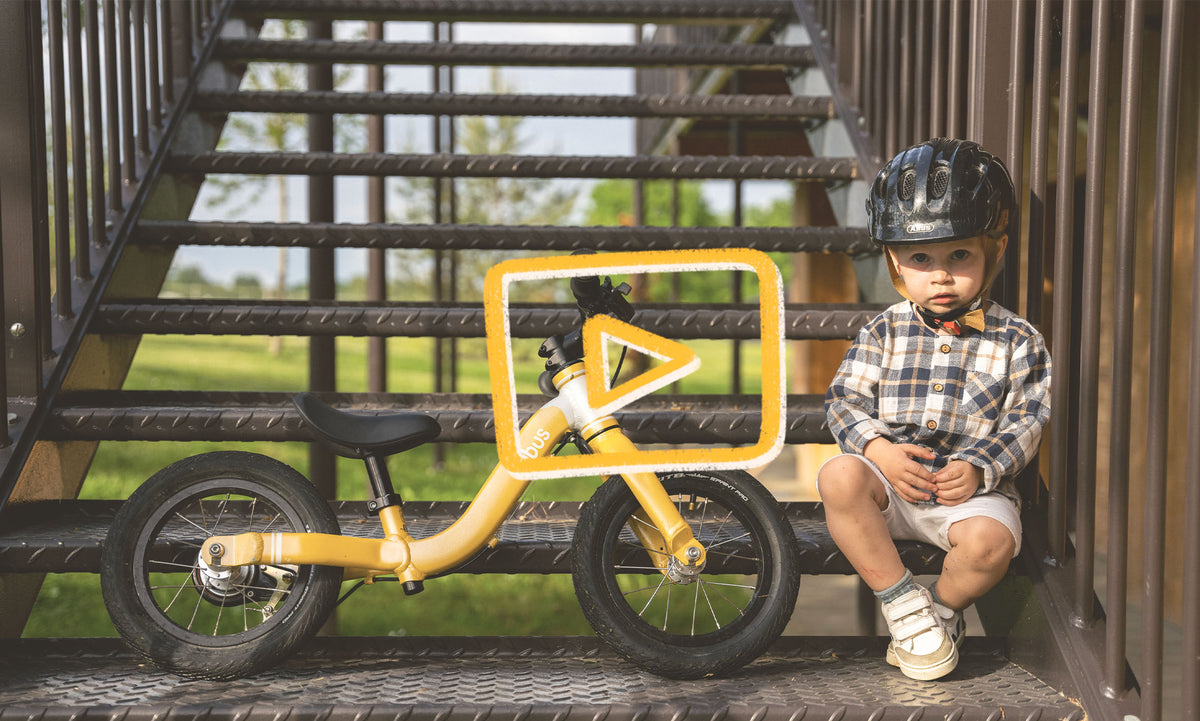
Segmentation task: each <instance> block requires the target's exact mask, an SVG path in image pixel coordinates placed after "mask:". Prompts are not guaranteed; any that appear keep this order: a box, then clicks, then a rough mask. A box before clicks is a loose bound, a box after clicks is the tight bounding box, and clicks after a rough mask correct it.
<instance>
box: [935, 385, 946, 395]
mask: <svg viewBox="0 0 1200 721" xmlns="http://www.w3.org/2000/svg"><path fill="white" fill-rule="evenodd" d="M933 389H934V390H935V391H937V392H938V393H941V392H942V391H943V390H945V389H946V386H944V385H942V384H941V383H934V384H933Z"/></svg>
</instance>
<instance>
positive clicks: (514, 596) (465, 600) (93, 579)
mask: <svg viewBox="0 0 1200 721" xmlns="http://www.w3.org/2000/svg"><path fill="white" fill-rule="evenodd" d="M307 345H308V344H307V340H306V339H303V338H285V339H284V342H283V352H282V354H281V355H279V356H273V355H271V354H270V353H269V352H268V346H267V339H265V338H258V337H250V338H242V337H213V336H173V337H159V336H153V337H147V338H145V339H144V340H143V342H142V344H141V347H140V349H139V351H138V354H137V357H136V359H135V361H134V364H133V366H132V368H131V369H130V373H129V377H128V379H127V381H126V384H125V388H126V389H131V390H254V391H288V392H292V391H298V390H301V389H303V388H304V387H305V386H306V385H307ZM366 345H367V344H366V341H365V339H361V338H339V339H338V341H337V344H336V348H337V382H338V388H339V389H342V390H343V391H346V392H353V391H361V390H364V389H365V387H366V367H367V362H366ZM432 346H433V341H432V340H430V339H408V338H395V339H390V340H389V342H388V350H389V367H388V381H389V382H388V387H389V389H390V390H391V391H392V392H396V393H429V392H431V391H432V389H433V379H432V376H431V374H430V372H429V370H428V367H429V362H430V358H431V357H432ZM689 346H690V347H693V348H696V349H697V352H698V353H699V354H700V355H701V358H702V367H701V370H700V371H699V372H698V373H697V374H696V375H695V376H694V377H689V378H687V379H685V380H684V381H683V382H682V383H681V387H680V392H684V393H726V392H728V389H729V368H730V367H731V358H732V351H731V346H730V344H729V343H722V342H714V341H709V342H689ZM536 348H537V342H536V341H518V345H517V347H516V348H515V349H514V354H515V355H516V358H517V362H518V369H517V373H516V380H517V389H518V392H521V393H533V392H536V390H535V389H536V378H537V374H538V372H539V371H540V370H541V361H540V360H539V359H537V358H536V356H535V351H536ZM458 354H459V361H460V364H459V368H460V370H459V373H460V383H459V391H461V392H468V393H486V392H488V390H489V386H488V376H487V358H486V355H485V353H484V347H483V342H482V340H467V341H460V342H459V343H458ZM758 357H759V353H758V347H757V344H755V343H745V344H743V363H744V364H745V365H746V366H747V367H748V368H751V369H752V368H753V367H754V364H756V363H757V362H758ZM744 375H745V377H744V379H743V382H744V384H745V387H746V390H745V392H754V391H756V390H757V388H758V378H757V376H758V374H757V373H754V372H752V371H751V370H747V371H746V373H745V374H744ZM226 448H236V449H239V450H249V451H256V452H260V453H264V454H266V455H269V456H272V457H274V458H277V459H279V460H281V461H283V462H284V463H287V464H289V465H291V466H293V467H295V468H296V469H298V470H299V471H300V472H301V473H306V472H307V466H308V451H307V445H306V444H303V443H207V442H194V443H183V442H105V443H101V444H100V447H99V450H98V451H97V453H96V457H95V460H94V462H93V464H92V467H91V470H90V472H89V474H88V478H87V480H86V482H85V483H84V486H83V490H82V492H81V494H80V497H81V498H98V499H105V498H126V497H127V496H128V495H129V494H130V493H131V492H132V491H133V490H134V489H136V488H137V486H138V485H140V484H141V483H142V482H143V481H144V480H145V479H146V478H148V477H149V476H150V475H152V474H153V473H154V472H155V471H157V470H158V469H160V468H162V467H164V466H166V465H169V464H170V463H173V462H174V461H177V460H179V459H181V458H185V457H187V456H189V455H193V454H196V453H201V452H205V451H211V450H218V449H226ZM495 462H496V455H495V449H494V447H493V446H491V445H487V444H461V445H448V446H445V447H444V463H443V465H442V467H441V468H436V467H435V463H434V449H433V447H432V446H424V447H421V448H418V449H414V450H412V451H409V452H406V453H403V454H400V455H398V456H395V457H393V458H392V459H391V460H390V463H389V468H390V470H391V472H392V477H393V481H394V482H395V485H396V488H397V490H398V491H399V492H400V493H401V494H402V496H403V497H404V498H405V499H406V500H414V501H416V500H469V499H470V498H471V497H473V496H474V494H475V492H476V491H477V490H478V488H479V486H480V484H481V483H482V482H483V480H484V479H485V478H486V477H487V475H488V473H490V471H491V469H492V467H493V466H494V465H495ZM338 478H339V482H338V496H339V497H340V498H343V499H363V498H365V497H366V484H365V481H364V476H363V472H362V465H361V463H359V462H357V461H350V460H347V459H339V467H338ZM598 480H599V479H596V478H582V479H563V480H554V481H537V482H535V483H533V484H532V485H531V486H530V490H529V492H528V493H527V494H526V499H527V500H584V499H586V498H588V497H589V496H590V495H591V494H592V492H593V491H594V489H595V487H596V484H597V483H598ZM425 587H426V590H425V592H424V593H422V594H420V595H417V596H413V597H405V596H404V593H403V591H402V590H401V589H400V587H399V584H395V583H379V584H375V585H373V586H368V587H364V588H362V589H360V590H359V591H358V592H356V593H355V594H354V595H352V596H351V597H350V598H349V599H348V600H347V601H346V602H345V603H344V604H343V605H342V606H341V607H340V608H339V612H338V615H337V625H338V631H339V632H340V633H342V634H346V635H410V634H412V635H531V634H533V635H566V634H587V633H590V632H591V631H590V628H589V627H588V625H587V622H586V621H585V620H584V619H583V616H582V614H581V613H580V612H579V609H578V605H577V603H576V601H575V597H574V592H573V590H572V586H571V579H570V576H569V574H556V575H550V576H544V575H533V574H523V575H516V576H507V575H500V574H488V575H468V574H460V575H453V576H448V577H445V578H438V579H432V580H430V581H428V582H427V583H426V586H425ZM347 588H349V586H347ZM24 635H25V636H26V637H89V636H114V635H116V633H115V630H114V629H113V627H112V625H111V623H109V621H108V616H107V613H106V612H105V610H104V605H103V602H102V599H101V595H100V582H99V577H98V576H96V575H94V574H49V575H47V576H46V580H45V583H44V585H43V587H42V591H41V594H40V595H39V597H38V600H37V603H36V605H35V607H34V609H33V613H32V615H31V616H30V619H29V621H28V623H27V625H26V627H25V632H24Z"/></svg>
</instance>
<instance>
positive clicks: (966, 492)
mask: <svg viewBox="0 0 1200 721" xmlns="http://www.w3.org/2000/svg"><path fill="white" fill-rule="evenodd" d="M933 482H934V483H936V484H937V500H938V503H940V504H942V505H943V506H957V505H958V504H960V503H962V502H963V501H965V500H967V499H968V498H970V497H971V496H973V495H975V491H977V490H979V488H980V487H981V486H983V469H982V468H980V467H978V466H973V465H971V464H970V463H967V462H966V461H950V462H949V463H947V464H946V467H945V468H943V469H942V470H940V471H938V473H937V475H935V476H934V477H933Z"/></svg>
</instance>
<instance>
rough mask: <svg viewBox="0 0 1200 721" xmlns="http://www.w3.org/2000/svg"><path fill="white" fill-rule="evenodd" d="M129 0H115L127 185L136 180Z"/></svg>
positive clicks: (123, 171) (122, 140)
mask: <svg viewBox="0 0 1200 721" xmlns="http://www.w3.org/2000/svg"><path fill="white" fill-rule="evenodd" d="M130 1H131V0H117V32H118V43H117V45H118V48H117V52H118V53H119V54H120V58H119V64H120V66H121V70H120V74H121V75H120V77H121V151H122V153H121V179H122V181H123V182H125V183H126V184H128V185H133V183H134V182H136V181H137V167H136V166H137V157H136V155H135V150H134V135H133V116H134V109H133V82H134V78H133V57H132V53H133V51H132V49H131V47H130V43H131V42H132V40H131V38H130V30H131V28H130V12H129V3H130Z"/></svg>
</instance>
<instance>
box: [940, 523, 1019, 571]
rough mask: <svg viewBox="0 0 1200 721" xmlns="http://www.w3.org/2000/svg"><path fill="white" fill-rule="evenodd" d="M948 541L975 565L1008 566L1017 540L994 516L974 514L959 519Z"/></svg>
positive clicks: (992, 567)
mask: <svg viewBox="0 0 1200 721" xmlns="http://www.w3.org/2000/svg"><path fill="white" fill-rule="evenodd" d="M955 525H956V526H960V527H959V528H958V529H955V530H957V531H958V533H955V534H953V536H952V537H951V539H950V540H951V543H952V544H953V545H954V546H955V547H956V548H957V550H958V551H959V553H960V554H961V557H963V558H964V559H965V560H967V561H968V562H970V563H971V565H973V566H975V567H976V568H990V569H1000V568H1008V564H1009V561H1011V560H1012V557H1013V553H1014V552H1015V551H1016V548H1017V542H1016V539H1014V538H1013V534H1012V531H1010V530H1009V529H1008V527H1007V526H1005V525H1004V524H1003V523H1001V522H999V521H997V520H996V519H994V518H988V517H986V516H978V517H975V518H969V519H967V520H965V521H960V522H959V523H956V524H955Z"/></svg>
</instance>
